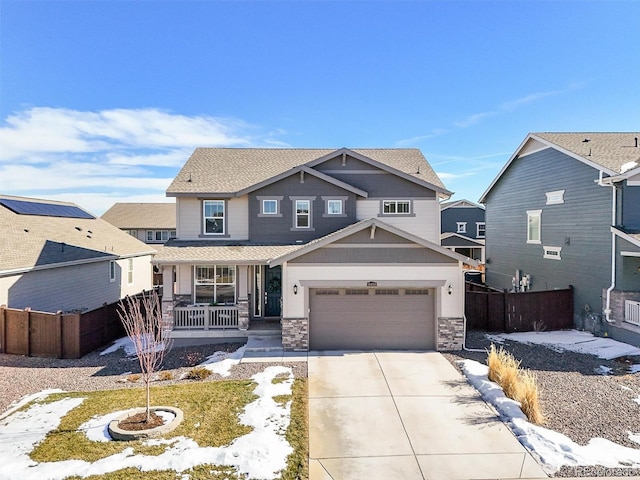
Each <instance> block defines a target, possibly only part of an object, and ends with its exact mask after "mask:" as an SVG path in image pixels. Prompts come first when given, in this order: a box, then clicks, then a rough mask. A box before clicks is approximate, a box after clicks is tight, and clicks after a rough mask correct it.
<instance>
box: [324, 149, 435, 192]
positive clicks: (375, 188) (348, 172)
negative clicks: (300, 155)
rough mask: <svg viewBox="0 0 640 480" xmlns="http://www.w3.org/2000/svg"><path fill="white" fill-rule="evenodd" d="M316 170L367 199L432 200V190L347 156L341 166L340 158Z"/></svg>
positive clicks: (329, 161)
mask: <svg viewBox="0 0 640 480" xmlns="http://www.w3.org/2000/svg"><path fill="white" fill-rule="evenodd" d="M315 169H316V170H318V171H320V172H323V173H326V174H327V175H330V176H331V177H333V178H337V179H338V180H341V181H343V182H345V183H348V184H349V185H353V186H354V187H358V188H359V189H361V190H364V191H365V192H367V193H368V194H369V198H396V199H397V198H434V197H435V195H436V192H435V191H434V190H431V189H428V188H425V187H423V186H420V185H417V184H416V183H414V182H411V181H409V180H405V179H403V178H400V177H397V176H396V175H393V174H391V173H387V172H385V171H384V170H380V169H379V168H377V167H374V166H372V165H370V164H368V163H365V162H362V161H360V160H357V159H355V158H353V157H350V156H348V155H347V162H346V164H345V166H344V167H343V166H342V157H337V158H334V159H332V160H328V161H326V162H324V163H322V164H320V165H317V166H316V167H315Z"/></svg>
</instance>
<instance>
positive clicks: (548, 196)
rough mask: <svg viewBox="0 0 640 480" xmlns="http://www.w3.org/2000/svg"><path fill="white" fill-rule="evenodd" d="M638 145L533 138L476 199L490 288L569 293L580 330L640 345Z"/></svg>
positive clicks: (609, 139)
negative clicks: (597, 317) (482, 212)
mask: <svg viewBox="0 0 640 480" xmlns="http://www.w3.org/2000/svg"><path fill="white" fill-rule="evenodd" d="M639 139H640V133H532V134H529V135H527V137H526V138H525V139H524V141H523V142H522V144H521V145H520V146H519V147H518V149H517V150H516V151H515V153H514V154H513V155H512V156H511V158H510V159H509V161H508V162H507V164H506V165H505V166H504V168H503V169H502V171H501V172H500V173H499V174H498V176H497V177H496V179H495V180H494V181H493V182H492V183H491V185H490V187H489V188H488V189H487V191H486V192H485V193H484V194H483V195H482V198H481V200H480V201H481V202H482V203H484V204H485V205H486V221H487V229H486V242H487V243H486V248H487V258H486V282H487V283H488V284H489V285H491V286H494V287H497V288H501V289H516V288H517V289H519V290H552V289H556V288H567V287H568V286H569V285H572V286H573V287H574V289H575V290H574V292H575V296H574V312H575V323H576V326H577V327H579V328H587V329H591V328H593V329H594V330H596V331H606V332H607V333H608V334H609V335H610V336H612V337H613V338H616V339H619V340H623V341H627V342H630V343H634V344H636V345H638V344H640V235H639V233H640V146H639V145H638V142H639ZM590 313H591V314H593V313H595V314H601V315H602V318H603V320H602V322H595V323H594V318H593V316H590V315H589V314H590Z"/></svg>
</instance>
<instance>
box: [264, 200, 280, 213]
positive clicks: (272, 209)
mask: <svg viewBox="0 0 640 480" xmlns="http://www.w3.org/2000/svg"><path fill="white" fill-rule="evenodd" d="M262 214H263V215H277V214H278V201H277V200H262Z"/></svg>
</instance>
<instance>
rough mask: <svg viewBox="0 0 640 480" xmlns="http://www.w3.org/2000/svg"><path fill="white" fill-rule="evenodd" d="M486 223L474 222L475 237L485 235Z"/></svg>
mask: <svg viewBox="0 0 640 480" xmlns="http://www.w3.org/2000/svg"><path fill="white" fill-rule="evenodd" d="M485 230H486V225H485V223H484V222H477V223H476V238H484V237H485Z"/></svg>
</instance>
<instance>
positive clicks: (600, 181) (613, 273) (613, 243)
mask: <svg viewBox="0 0 640 480" xmlns="http://www.w3.org/2000/svg"><path fill="white" fill-rule="evenodd" d="M602 175H603V172H602V170H600V173H599V175H598V185H599V186H601V187H611V188H612V189H613V190H612V194H611V226H614V225H615V224H616V185H615V183H613V182H612V181H611V179H608V181H607V182H606V183H605V182H604V180H603V176H602ZM614 288H616V234H615V233H614V232H613V231H612V232H611V285H609V288H607V294H606V306H605V308H604V311H603V312H602V313H604V316H605V319H606V321H607V323H615V321H613V320H611V291H612V290H613V289H614Z"/></svg>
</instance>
